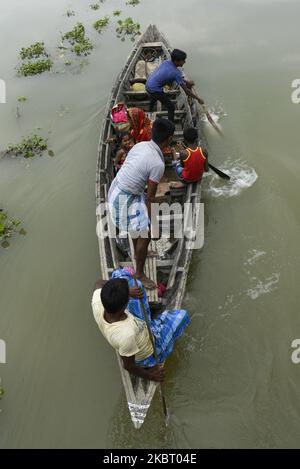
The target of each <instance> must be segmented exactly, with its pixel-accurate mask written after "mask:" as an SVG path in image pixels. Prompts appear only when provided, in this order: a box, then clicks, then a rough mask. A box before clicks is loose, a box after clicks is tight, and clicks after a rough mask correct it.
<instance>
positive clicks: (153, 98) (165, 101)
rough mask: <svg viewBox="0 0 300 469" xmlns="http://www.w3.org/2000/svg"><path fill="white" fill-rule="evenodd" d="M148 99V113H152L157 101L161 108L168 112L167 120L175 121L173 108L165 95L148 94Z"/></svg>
mask: <svg viewBox="0 0 300 469" xmlns="http://www.w3.org/2000/svg"><path fill="white" fill-rule="evenodd" d="M148 94H149V97H150V112H153V110H154V105H155V103H156V102H157V101H160V102H161V104H162V105H163V106H165V108H166V109H167V111H168V119H169V120H170V121H172V122H174V120H175V106H174V104H173V103H172V101H171V99H170V98H169V96H168V95H167V94H166V93H149V91H148Z"/></svg>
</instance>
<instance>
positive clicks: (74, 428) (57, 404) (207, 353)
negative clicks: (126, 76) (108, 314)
mask: <svg viewBox="0 0 300 469" xmlns="http://www.w3.org/2000/svg"><path fill="white" fill-rule="evenodd" d="M90 3H92V2H90V1H89V0H67V1H65V0H52V1H51V2H40V1H38V0H25V1H24V0H1V11H0V44H1V46H0V47H1V55H0V57H1V61H0V79H3V80H5V81H6V85H7V104H0V134H1V135H0V137H1V138H0V146H1V149H3V148H4V147H5V146H6V145H7V144H9V143H14V142H16V141H18V139H19V138H20V136H21V135H25V134H27V133H28V132H31V131H32V130H34V129H36V128H37V127H41V128H42V130H41V132H42V134H44V135H46V136H49V139H50V145H49V146H50V147H51V148H52V149H53V150H54V152H55V157H54V158H50V157H48V156H44V157H43V158H36V159H32V160H30V161H28V160H23V159H10V160H9V159H6V160H1V161H0V201H1V205H2V206H3V207H5V208H7V209H8V210H9V212H10V214H11V215H12V216H14V217H16V218H19V219H21V220H22V222H23V226H24V228H25V229H26V231H27V235H26V236H24V237H23V236H16V237H15V238H14V239H13V240H12V242H11V246H10V247H9V248H8V249H1V251H0V289H1V290H0V339H3V340H5V342H6V347H7V363H6V364H0V376H1V378H2V385H3V387H4V388H5V397H4V398H3V400H1V402H0V408H1V409H2V412H1V414H0V446H1V447H2V448H32V447H37V448H41V447H48V448H63V447H68V448H75V447H80V448H90V447H94V448H109V447H121V448H124V447H126V448H127V447H141V448H155V447H157V448H168V447H169V448H190V447H192V448H279V447H285V448H288V447H299V445H300V397H299V387H300V365H298V366H297V365H295V364H293V363H292V361H291V354H292V349H291V343H292V341H293V340H294V339H297V338H300V315H299V309H298V308H299V299H300V298H299V296H300V291H299V284H298V282H299V274H300V253H299V238H300V216H299V179H300V163H299V148H300V132H299V124H298V122H299V117H300V105H297V104H293V103H292V101H291V92H292V90H291V83H292V81H293V80H294V79H296V78H299V73H300V72H299V61H300V54H299V17H300V4H299V2H298V1H292V0H286V1H280V0H227V1H226V2H225V1H224V0H201V1H200V0H189V1H187V2H181V1H172V2H171V3H170V2H169V3H168V9H163V10H162V9H161V0H151V1H149V0H142V1H141V4H140V6H137V7H135V8H132V7H131V8H130V7H125V0H124V1H121V0H120V1H107V2H106V3H105V4H103V5H102V6H101V10H99V11H98V12H94V11H92V10H90V9H89V4H90ZM117 8H118V9H121V10H123V11H124V13H126V16H133V18H134V19H137V20H139V21H140V22H141V24H142V27H143V29H144V28H145V27H146V26H147V25H148V24H149V23H155V24H157V26H158V27H159V28H160V29H161V30H162V31H163V32H164V33H165V34H166V36H167V37H168V38H169V40H170V42H171V44H173V45H174V47H179V48H182V49H184V50H186V51H187V52H188V54H189V60H188V63H187V66H186V70H187V71H188V72H189V74H190V75H191V76H192V77H193V79H194V80H195V81H196V83H197V88H198V90H199V94H200V95H202V96H203V97H204V98H205V100H206V102H207V103H209V105H210V107H211V109H212V108H214V107H215V108H216V109H217V110H218V109H220V108H221V109H222V110H223V111H224V113H226V115H227V116H226V117H223V118H222V119H221V120H220V124H221V125H222V128H223V131H224V134H225V135H226V138H224V139H220V138H219V137H218V136H217V135H216V134H215V133H214V132H213V131H211V130H210V129H209V128H208V127H207V128H206V139H207V142H208V143H207V146H208V150H209V152H210V156H211V162H212V163H213V164H215V165H216V166H218V167H220V168H221V169H223V170H228V171H229V172H230V173H231V174H232V176H233V178H232V179H233V180H232V182H231V183H230V185H228V183H224V182H222V181H220V180H218V179H217V178H215V177H213V176H212V175H210V176H207V177H206V179H205V182H204V190H203V199H204V203H205V213H206V232H205V234H206V243H205V248H204V250H203V252H201V253H200V252H195V254H194V257H193V263H192V267H191V271H190V275H189V281H188V285H187V291H186V297H185V307H186V308H187V309H188V310H189V312H190V314H191V318H192V322H191V326H190V327H189V329H188V331H187V334H186V336H185V337H184V338H183V340H182V341H181V343H180V344H179V346H178V347H177V348H176V352H175V354H174V356H173V357H172V358H171V359H170V361H169V363H168V366H167V379H166V385H165V390H166V395H167V400H168V405H169V407H170V411H171V421H170V425H169V427H168V429H167V430H166V429H165V428H164V425H163V418H162V413H161V405H160V400H159V397H158V396H156V398H155V400H154V403H153V407H152V408H151V409H150V411H149V416H148V418H147V420H146V422H145V424H144V426H143V428H142V429H141V430H140V431H135V430H134V429H133V427H132V424H131V422H130V419H129V414H128V410H127V408H126V404H125V400H124V394H123V390H122V385H121V381H120V376H119V372H118V366H117V363H116V359H115V355H114V353H113V351H112V350H111V349H110V347H109V346H108V345H107V344H106V343H105V342H104V340H103V339H102V337H101V336H100V334H99V332H98V330H97V327H96V325H95V324H94V320H93V317H92V312H91V308H90V297H91V290H92V286H93V284H94V281H95V280H96V279H97V277H99V275H100V272H99V261H98V252H97V241H96V232H95V203H94V180H95V167H96V156H97V152H96V150H97V140H98V134H99V128H100V125H101V120H102V118H103V110H104V106H105V103H106V100H107V96H108V94H109V92H110V89H111V86H112V84H113V81H114V80H115V77H116V75H117V73H118V72H119V71H120V69H121V67H122V66H123V64H124V62H125V60H126V58H127V56H128V54H129V52H130V49H131V47H132V45H131V43H130V42H129V41H128V42H125V43H121V42H120V41H119V40H118V39H116V38H115V34H114V29H113V27H110V28H109V29H108V31H107V32H106V33H104V34H103V35H102V36H100V37H97V35H96V34H94V33H93V34H92V37H93V40H95V42H96V44H97V46H96V49H95V50H94V51H93V53H92V55H91V56H90V58H89V65H88V66H86V67H83V69H82V71H81V73H72V71H66V72H65V73H58V74H44V75H41V76H38V77H35V78H18V77H17V76H16V72H15V66H16V65H17V63H18V51H19V50H20V48H21V47H23V46H26V45H29V44H31V43H33V42H35V41H41V40H43V41H45V43H46V45H47V46H48V48H49V50H50V51H51V52H54V50H55V47H56V45H57V44H58V42H59V35H60V32H61V31H62V32H65V31H68V30H69V29H71V27H73V24H74V23H75V22H76V21H82V22H84V24H86V25H91V24H92V23H93V21H95V20H96V19H98V18H99V17H101V16H104V14H106V13H110V12H111V11H112V10H114V9H117ZM68 9H72V10H74V11H75V12H76V16H75V17H71V18H67V17H66V16H65V15H64V13H65V12H66V11H67V10H68ZM88 32H90V29H89V28H88ZM18 96H26V97H27V98H28V100H27V102H26V103H21V104H19V108H20V109H19V113H20V114H21V115H20V117H19V118H17V117H16V106H17V101H16V99H17V97H18ZM48 133H49V134H48Z"/></svg>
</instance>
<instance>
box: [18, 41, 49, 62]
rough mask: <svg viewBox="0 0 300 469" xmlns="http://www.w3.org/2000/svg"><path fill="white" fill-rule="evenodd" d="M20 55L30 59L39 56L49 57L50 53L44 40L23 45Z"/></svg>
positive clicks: (23, 58)
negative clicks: (27, 45) (26, 45)
mask: <svg viewBox="0 0 300 469" xmlns="http://www.w3.org/2000/svg"><path fill="white" fill-rule="evenodd" d="M20 57H21V59H22V60H27V59H28V60H30V59H37V58H39V57H49V54H48V53H47V52H46V49H45V44H44V42H35V43H34V44H32V45H31V46H29V47H22V49H21V51H20Z"/></svg>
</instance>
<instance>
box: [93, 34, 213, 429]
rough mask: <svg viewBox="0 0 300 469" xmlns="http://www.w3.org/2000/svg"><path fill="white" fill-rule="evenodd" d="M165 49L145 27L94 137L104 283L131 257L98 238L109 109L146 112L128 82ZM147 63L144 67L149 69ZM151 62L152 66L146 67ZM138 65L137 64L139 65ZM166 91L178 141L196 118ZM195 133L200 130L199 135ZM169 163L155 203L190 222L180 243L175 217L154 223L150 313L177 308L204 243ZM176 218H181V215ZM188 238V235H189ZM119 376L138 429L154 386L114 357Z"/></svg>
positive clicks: (116, 243) (189, 193)
mask: <svg viewBox="0 0 300 469" xmlns="http://www.w3.org/2000/svg"><path fill="white" fill-rule="evenodd" d="M170 52H171V48H170V45H169V44H168V42H167V40H166V39H165V37H164V36H163V35H162V34H161V33H160V32H159V31H158V29H157V28H156V26H153V25H150V26H149V27H148V29H147V30H146V32H145V33H144V35H143V36H142V37H141V39H140V40H139V42H138V43H137V44H136V46H135V47H134V49H133V51H132V53H131V55H130V56H129V58H128V60H127V62H126V65H125V67H124V68H123V70H122V71H121V73H120V75H119V77H118V79H117V81H116V83H115V85H114V87H113V89H112V92H111V95H110V97H109V99H108V103H107V108H106V113H105V119H104V121H103V126H102V130H101V134H100V141H99V147H98V164H97V178H96V203H97V233H98V241H99V253H100V267H101V272H102V277H103V278H104V279H109V278H110V276H111V273H112V272H113V270H114V269H117V268H119V267H124V266H129V265H131V266H132V265H133V261H132V259H133V256H132V249H131V248H130V247H131V243H130V240H128V239H125V240H124V239H120V238H118V237H117V238H113V237H110V236H108V237H104V236H103V226H104V228H105V229H107V230H108V231H109V230H110V222H109V219H108V221H107V220H106V215H107V214H106V213H103V211H102V210H100V206H101V204H103V203H105V202H106V201H107V194H108V190H109V186H110V184H111V182H112V180H113V178H114V168H113V162H112V154H111V152H112V150H111V146H110V145H109V144H107V143H106V140H107V139H108V138H111V137H112V136H113V135H114V129H113V127H112V125H111V119H110V112H111V109H112V107H113V106H114V105H115V104H116V103H118V102H120V101H124V102H125V103H126V104H127V106H128V107H140V108H142V109H144V110H145V111H149V100H148V97H147V93H146V92H144V91H138V92H136V91H132V89H131V86H130V83H131V80H132V79H134V78H135V72H136V69H137V66H138V65H137V64H138V63H139V62H140V61H143V62H146V67H145V69H146V70H147V67H148V66H149V68H150V69H153V62H154V63H156V64H157V65H158V64H159V63H160V62H161V61H162V60H165V59H167V58H169V57H170ZM149 63H150V65H149ZM151 64H152V65H151ZM139 66H140V65H139ZM168 93H169V94H170V95H171V98H172V99H173V100H174V103H175V104H176V132H175V138H176V140H180V139H181V138H182V135H183V129H184V127H185V126H190V125H194V126H197V127H198V128H199V126H200V118H199V114H198V110H197V105H196V104H195V102H193V101H192V102H189V100H188V98H187V97H186V95H185V93H184V92H183V91H182V90H181V89H179V88H178V87H175V86H174V88H172V89H170V90H169V91H168ZM166 114H167V113H166V111H164V110H163V109H162V108H161V105H160V103H158V104H157V110H156V112H155V113H154V115H153V116H152V117H153V118H155V117H157V116H166ZM199 135H201V132H199ZM170 166H171V165H170V160H168V157H166V173H165V177H164V181H163V182H162V183H161V184H160V185H159V188H158V197H159V201H160V202H161V201H163V202H167V203H169V204H170V203H171V204H172V203H177V204H178V203H179V204H180V205H181V206H182V207H183V204H189V205H188V207H189V210H188V212H189V213H188V215H187V216H186V213H185V217H184V218H185V220H187V219H188V220H189V221H190V233H189V232H188V231H187V232H185V236H184V237H181V239H175V238H174V233H173V231H174V229H175V223H176V216H174V215H172V214H170V215H169V216H167V217H164V219H163V217H162V219H160V220H159V226H160V228H161V229H162V227H163V226H164V223H166V222H167V223H170V224H171V229H170V235H169V237H168V239H159V240H158V241H155V242H154V241H152V248H154V249H156V250H157V251H158V252H159V255H158V257H157V258H149V259H147V261H146V274H148V275H149V276H150V277H151V278H152V279H153V280H155V281H162V280H163V281H164V283H165V284H167V292H166V294H165V295H164V296H163V298H158V292H157V290H154V291H152V292H149V295H148V297H149V303H150V307H151V310H152V311H158V310H159V309H161V308H164V309H172V308H180V307H181V303H182V299H183V295H184V291H185V285H186V280H187V275H188V271H189V266H190V262H191V257H192V253H193V249H194V246H195V242H196V236H195V232H196V231H197V249H201V248H202V246H203V243H204V213H203V210H201V209H199V206H200V197H201V185H200V184H190V185H183V184H181V183H179V184H178V179H177V176H176V175H175V172H174V171H173V170H172V169H171V167H170ZM181 219H182V216H181ZM190 235H191V236H192V237H191V236H190ZM118 360H119V365H120V372H121V376H122V381H123V385H124V388H125V393H126V399H127V402H128V407H129V411H130V415H131V419H132V422H133V424H134V426H135V427H136V428H140V427H141V426H142V424H143V422H144V419H145V417H146V414H147V411H148V409H149V407H150V404H151V401H152V398H153V396H154V394H155V391H156V388H157V383H155V382H153V381H148V380H145V379H141V378H137V377H135V376H131V375H130V374H129V373H128V372H127V371H126V370H124V368H123V366H122V363H121V359H120V357H119V356H118Z"/></svg>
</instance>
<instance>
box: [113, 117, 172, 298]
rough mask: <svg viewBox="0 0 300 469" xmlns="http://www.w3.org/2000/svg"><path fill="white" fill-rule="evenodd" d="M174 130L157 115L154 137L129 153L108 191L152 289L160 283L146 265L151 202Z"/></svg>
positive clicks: (138, 268) (116, 217)
mask: <svg viewBox="0 0 300 469" xmlns="http://www.w3.org/2000/svg"><path fill="white" fill-rule="evenodd" d="M174 131H175V125H174V124H173V122H171V121H169V120H167V119H157V120H156V121H155V122H154V124H153V129H152V140H151V141H150V142H142V143H138V144H137V145H135V146H134V147H133V149H132V150H131V151H130V152H129V153H128V155H127V158H126V160H125V162H124V164H123V165H122V168H121V169H120V171H119V172H118V174H117V176H116V178H115V179H114V181H113V182H112V184H111V187H110V190H109V193H108V203H109V210H110V214H111V217H112V220H113V222H114V224H115V225H116V227H117V228H118V229H119V231H120V232H121V233H123V234H125V233H127V234H130V235H131V237H132V240H133V245H134V252H135V258H136V277H137V279H138V280H140V281H141V283H142V284H143V286H144V287H145V288H147V289H150V290H153V289H155V288H156V285H155V283H154V282H153V280H151V279H149V278H148V277H147V276H146V275H145V272H144V267H145V262H146V258H147V253H148V246H149V243H150V241H151V230H150V226H151V205H152V203H153V202H154V201H155V196H156V191H157V186H158V184H159V182H160V180H161V178H162V177H163V175H164V172H165V160H164V156H163V150H164V149H165V148H167V147H168V146H169V145H170V143H171V141H172V138H173V135H174ZM146 187H147V194H146V195H145V190H146Z"/></svg>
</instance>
